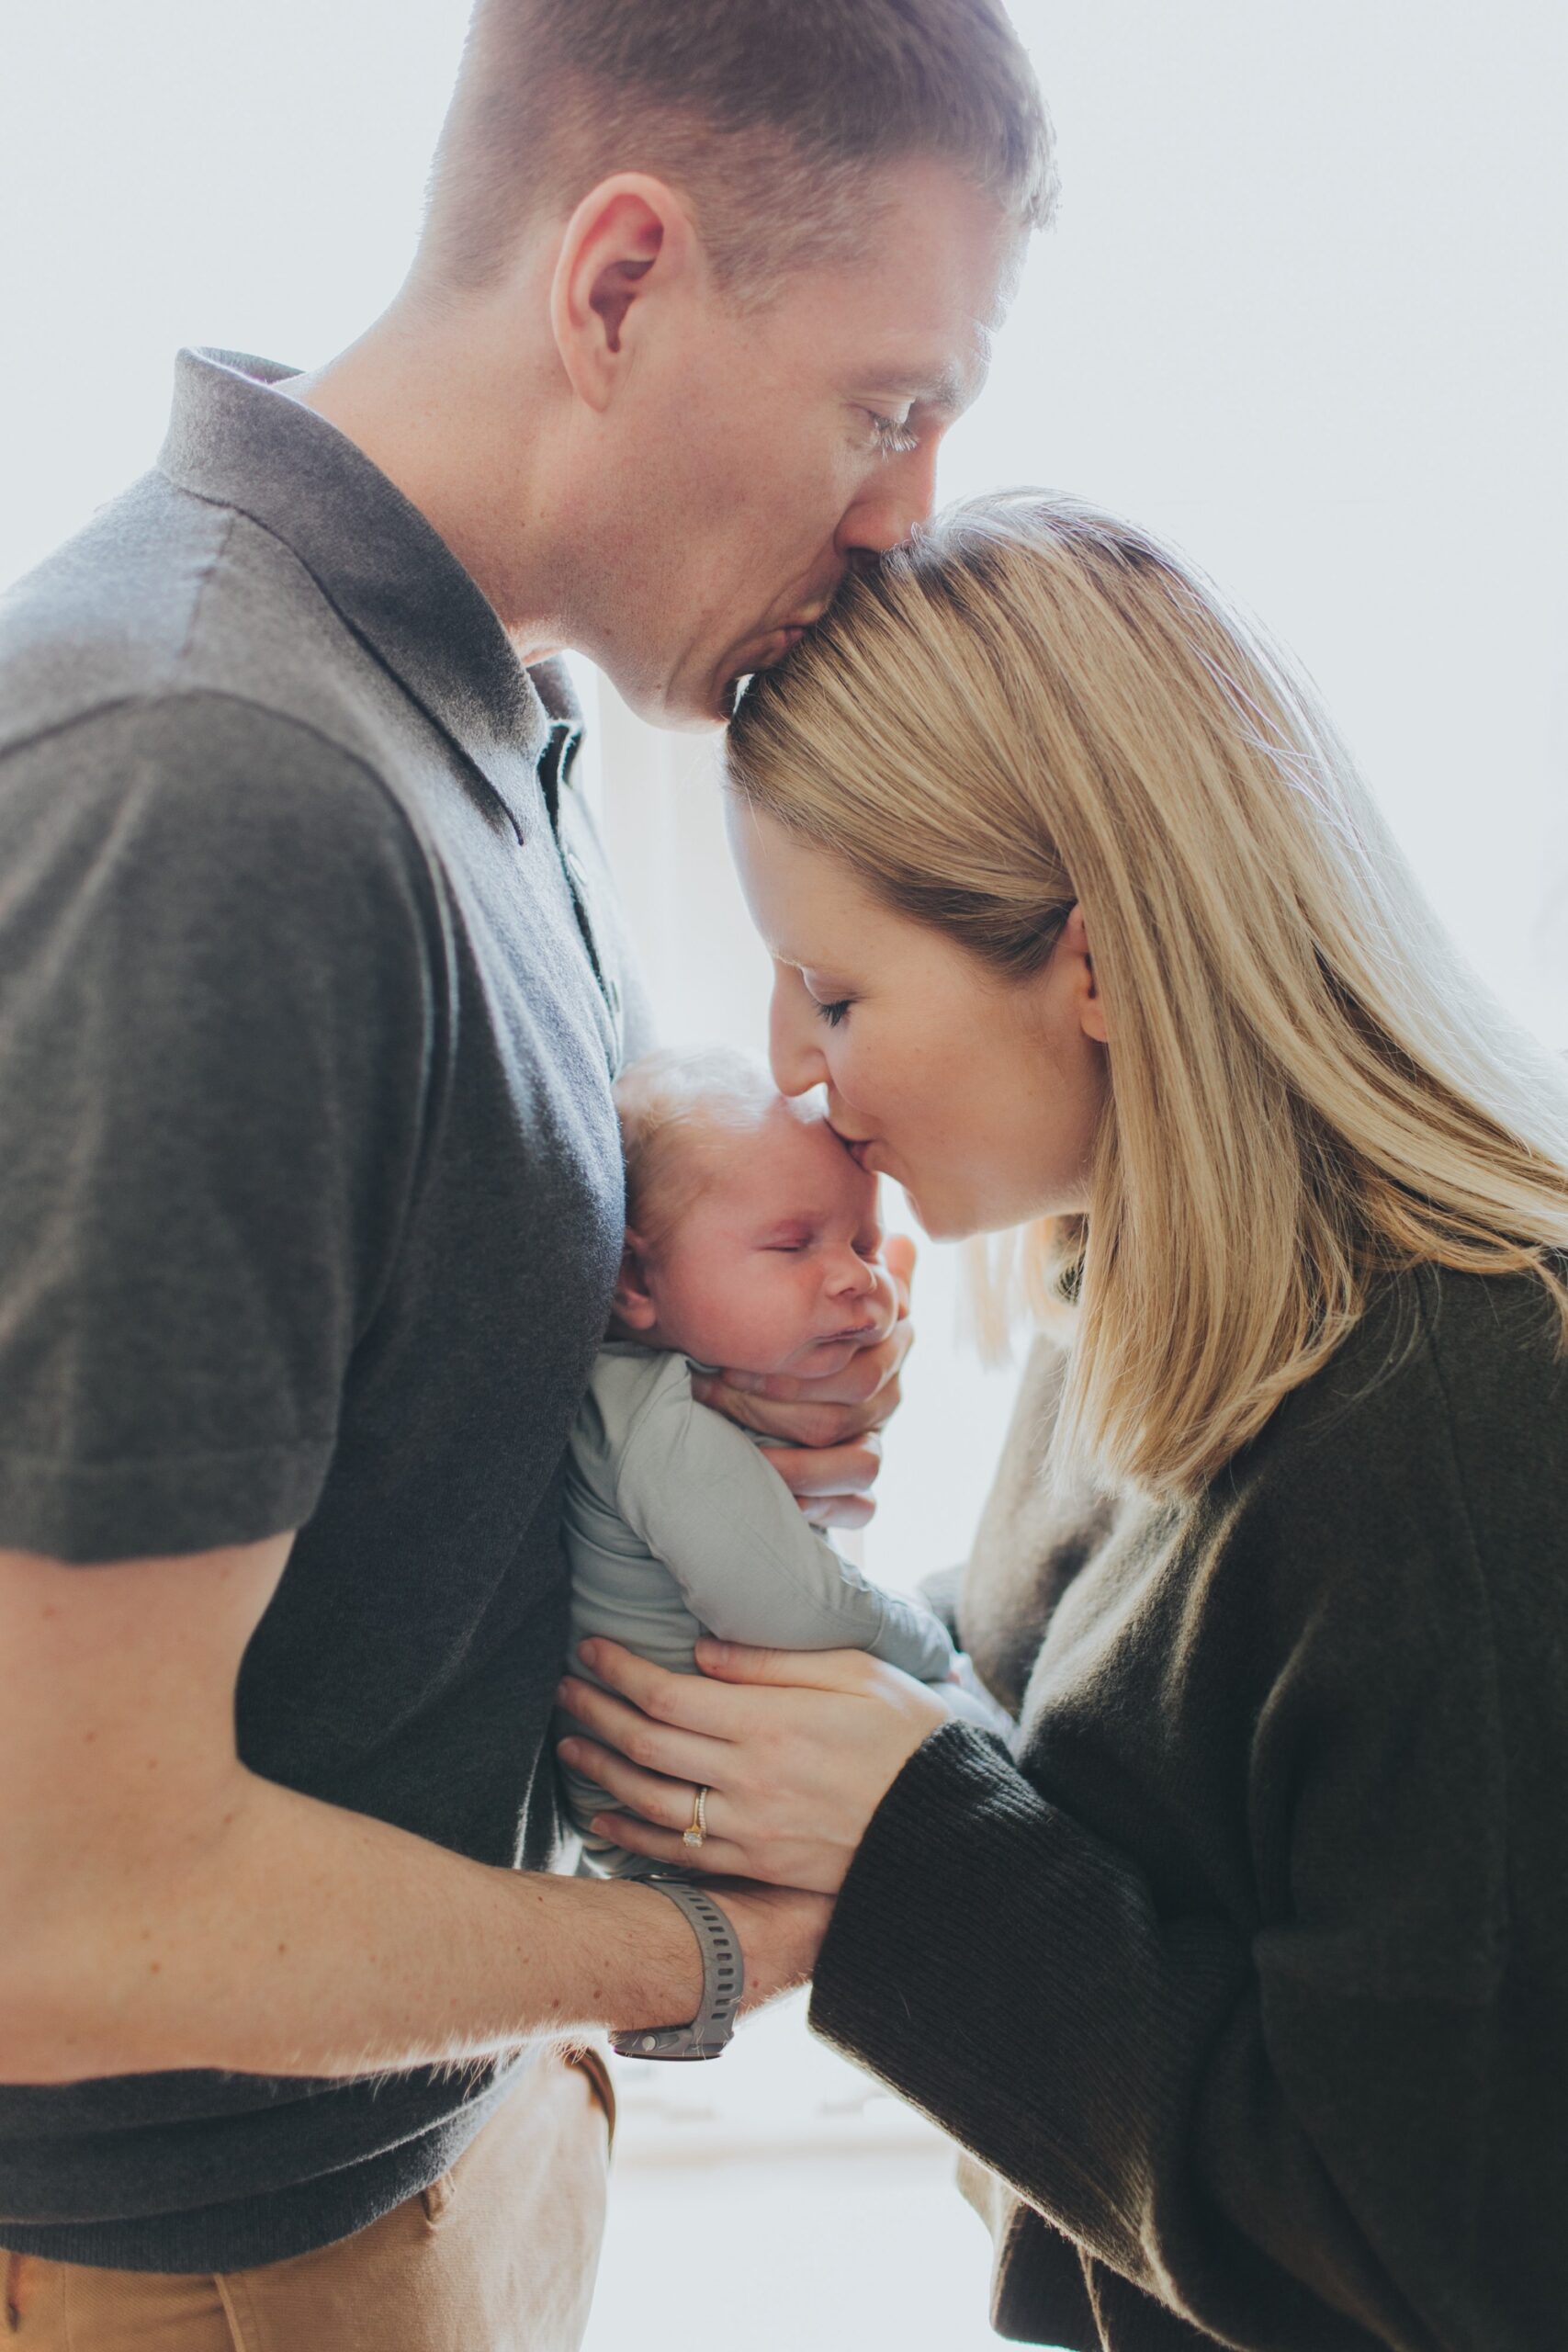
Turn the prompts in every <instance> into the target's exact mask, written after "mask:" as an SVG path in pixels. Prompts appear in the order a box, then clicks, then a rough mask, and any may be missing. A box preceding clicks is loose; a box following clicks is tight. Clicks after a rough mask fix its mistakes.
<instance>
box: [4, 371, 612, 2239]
mask: <svg viewBox="0 0 1568 2352" xmlns="http://www.w3.org/2000/svg"><path fill="white" fill-rule="evenodd" d="M287 372H288V371H287V370H284V369H280V368H272V367H268V366H266V365H265V364H264V363H261V362H258V361H255V360H249V359H241V358H236V357H234V356H229V355H224V354H220V353H189V352H186V353H182V354H181V356H180V359H179V362H178V378H177V390H176V398H175V412H174V419H173V424H172V426H171V430H170V434H169V438H168V441H167V443H166V444H165V447H164V451H163V453H162V455H161V457H160V459H159V462H158V466H157V469H156V470H155V471H153V472H152V473H151V474H149V475H148V476H147V477H146V478H145V479H144V480H143V481H141V482H139V483H137V484H136V485H135V486H134V487H133V488H132V489H130V491H128V492H126V493H125V495H124V496H123V497H122V498H120V499H119V500H118V501H117V502H116V503H114V504H113V505H111V506H110V507H108V508H107V509H106V510H105V511H104V512H103V513H102V514H100V515H98V517H97V518H96V520H95V521H94V522H93V523H92V524H91V525H90V526H89V527H88V528H87V529H86V530H85V532H84V533H83V534H82V535H81V536H80V537H78V538H76V539H75V540H73V542H72V543H71V544H70V545H68V546H67V547H65V548H62V549H61V550H60V551H59V553H58V554H56V555H55V556H54V557H52V558H51V560H49V561H48V562H46V563H45V564H44V565H43V566H42V567H41V569H40V570H39V571H36V572H35V573H33V574H32V575H31V577H30V578H28V580H26V581H24V582H21V583H20V585H19V586H18V587H17V588H16V589H15V590H13V591H12V592H11V594H9V595H8V596H7V597H6V599H4V600H3V602H0V714H3V716H0V1544H10V1545H16V1546H20V1547H23V1548H27V1549H31V1550H34V1551H39V1552H44V1553H50V1554H54V1555H60V1556H62V1557H63V1558H65V1559H66V1560H69V1561H76V1562H91V1561H96V1560H105V1559H110V1558H115V1557H121V1558H129V1557H136V1556H139V1555H150V1554H158V1553H168V1552H192V1551H202V1550H206V1549H208V1548H209V1547H210V1546H213V1545H218V1544H245V1543H250V1542H254V1541H256V1540H258V1539H260V1538H262V1537H264V1536H268V1535H272V1534H276V1533H277V1532H280V1531H282V1530H285V1529H288V1528H295V1527H298V1528H299V1531H300V1532H299V1539H298V1542H297V1543H296V1544H295V1547H294V1552H293V1555H292V1557H291V1558H290V1561H289V1564H288V1569H287V1571H286V1573H285V1576H284V1577H283V1581H282V1584H281V1586H280V1587H279V1589H278V1592H277V1594H276V1598H275V1600H274V1601H273V1603H272V1606H271V1607H270V1608H269V1610H268V1611H267V1612H266V1615H265V1618H264V1619H263V1621H262V1623H261V1625H260V1627H259V1628H258V1630H257V1632H256V1634H255V1637H254V1640H253V1642H252V1643H251V1645H250V1648H249V1650H248V1651H247V1653H246V1656H245V1659H244V1664H243V1670H242V1673H241V1679H240V1688H239V1700H238V1724H239V1741H240V1749H241V1753H242V1755H243V1758H244V1760H245V1762H246V1763H247V1764H248V1765H249V1766H251V1767H252V1768H253V1769H254V1770H255V1771H257V1772H259V1773H261V1774H264V1775H265V1777H267V1778H268V1779H271V1780H274V1781H280V1782H282V1783H284V1784H285V1785H287V1786H288V1787H290V1788H295V1789H299V1790H301V1791H304V1792H308V1793H309V1794H310V1795H312V1796H316V1797H320V1798H322V1799H324V1800H325V1801H327V1802H328V1803H329V1804H338V1805H343V1806H346V1807H350V1808H352V1809H354V1810H355V1811H358V1812H363V1813H367V1814H371V1815H376V1816H378V1817H379V1818H381V1819H383V1820H386V1821H390V1822H395V1823H397V1824H398V1825H399V1826H401V1827H403V1828H406V1829H409V1830H412V1831H413V1832H414V1833H415V1834H417V1835H418V1836H421V1837H423V1838H432V1839H434V1840H435V1841H436V1842H437V1843H439V1844H441V1845H443V1846H446V1847H449V1848H451V1849H454V1850H456V1851H457V1852H460V1853H463V1854H467V1855H470V1856H472V1857H474V1858H475V1859H477V1860H481V1861H484V1862H488V1863H493V1864H507V1863H521V1864H524V1865H525V1866H528V1867H541V1866H544V1865H547V1863H548V1862H549V1860H550V1859H551V1856H552V1852H553V1849H554V1845H555V1840H556V1835H557V1828H556V1820H555V1808H554V1803H553V1798H552V1794H551V1782H550V1773H549V1770H548V1759H547V1757H546V1756H545V1755H544V1754H543V1743H544V1739H545V1735H546V1731H547V1725H548V1721H549V1712H550V1700H551V1694H552V1692H553V1690H554V1687H555V1683H556V1680H557V1678H558V1673H559V1671H560V1668H561V1665H562V1662H563V1658H564V1655H565V1640H566V1631H567V1604H568V1595H567V1581H566V1575H565V1570H564V1566H563V1563H562V1555H561V1549H560V1544H559V1538H558V1515H559V1496H560V1479H561V1464H562V1457H563V1453H564V1449H565V1445H566V1440H567V1435H568V1432H569V1430H570V1427H571V1422H572V1417H573V1413H574V1411H575V1408H576V1406H577V1403H578V1399H579V1397H581V1393H582V1390H583V1387H584V1385H585V1383H586V1381H587V1378H588V1374H589V1371H590V1368H591V1366H592V1361H593V1356H594V1351H595V1348H596V1346H597V1344H598V1341H599V1339H600V1337H601V1334H602V1332H603V1330H604V1323H605V1319H606V1315H607V1311H608V1306H609V1301H610V1294H611V1287H612V1283H613V1281H614V1277H615V1267H616V1262H617V1258H618V1254H619V1249H620V1241H621V1231H622V1213H623V1211H622V1188H621V1161H620V1153H619V1148H618V1141H617V1135H616V1127H615V1113H614V1107H613V1104H612V1102H611V1098H610V1082H611V1079H612V1077H613V1075H614V1072H615V1069H616V1067H617V1065H618V1062H619V1059H620V1056H621V1053H622V1048H623V1039H622V1028H623V1017H622V1010H621V1008H622V997H623V991H624V990H625V989H626V985H627V976H626V972H625V970H624V968H623V967H622V961H621V951H620V948H619V945H618V943H617V940H616V937H615V929H614V924H613V922H610V921H607V920H606V917H605V912H604V907H605V886H604V876H603V871H602V867H601V865H600V862H599V856H598V851H597V847H596V844H595V842H594V841H593V839H592V829H591V827H590V826H589V824H588V821H587V819H586V816H585V813H584V811H583V810H582V809H581V806H580V805H579V796H578V795H577V794H576V793H575V791H574V790H573V789H572V788H571V786H570V759H571V753H572V750H573V748H574V745H575V740H576V733H577V729H576V721H575V718H574V715H573V714H572V712H571V711H570V708H569V707H568V698H567V697H566V696H565V695H564V692H563V689H562V686H561V682H560V681H559V679H558V677H557V676H556V675H555V674H554V673H548V672H545V673H535V674H533V675H531V674H530V673H528V672H526V671H525V670H524V669H523V668H522V666H521V665H520V664H519V662H518V661H517V660H516V658H515V656H514V654H513V650H512V648H511V646H510V644H509V643H508V640H507V639H506V637H505V635H504V632H503V631H502V627H501V624H500V622H499V620H498V619H497V617H496V615H495V613H494V612H493V610H492V609H491V606H490V605H489V604H488V603H487V602H486V600H485V598H484V597H483V596H482V595H481V594H480V593H479V589H478V588H477V587H476V585H475V584H474V582H473V581H472V580H471V579H470V578H469V577H468V573H467V572H466V571H464V570H463V569H462V567H461V566H460V565H459V564H458V562H457V560H456V559H455V557H454V556H453V555H452V553H451V551H450V549H449V548H447V547H446V544H445V543H444V541H443V540H442V539H441V538H439V537H438V536H437V535H436V533H435V532H434V530H432V528H431V527H430V526H429V525H428V524H427V523H426V522H425V521H424V520H423V517H422V516H421V515H419V514H418V513H417V512H416V511H415V510H414V508H413V507H412V506H411V505H410V504H409V503H408V502H407V501H406V500H405V499H404V498H403V497H402V496H401V494H400V492H398V491H397V490H396V489H395V488H394V487H393V486H392V484H391V483H390V482H389V481H388V480H387V479H386V477H385V476H384V475H383V474H381V473H380V472H379V471H378V469H377V468H376V467H375V466H373V465H372V464H371V463H370V462H369V460H368V459H367V458H366V457H365V456H364V455H363V454H362V453H361V452H360V451H359V450H358V449H357V448H356V447H355V446H354V445H353V444H352V443H351V442H349V441H348V440H347V439H345V438H344V436H343V435H341V434H339V433H338V432H337V431H336V430H335V429H334V428H333V426H332V425H330V424H326V423H325V422H324V421H323V420H322V419H321V417H319V416H317V415H315V414H314V413H312V412H310V411H309V410H307V409H305V408H303V407H301V406H300V405H299V403H298V402H296V401H290V400H288V399H287V398H286V397H284V396H283V395H281V394H280V393H278V392H277V391H276V390H271V389H270V387H271V386H272V385H274V384H276V382H277V381H278V380H279V379H280V378H281V377H283V376H284V375H285V374H286V373H287ZM541 689H542V692H541ZM634 1042H636V1041H634ZM438 1991H439V1987H438V1986H433V1988H432V1992H433V1998H434V1997H435V1996H436V1995H437V1994H438ZM526 2065H527V2057H526V2054H525V2053H520V2054H519V2055H518V2056H516V2057H514V2058H513V2059H511V2060H507V2061H502V2062H499V2063H497V2064H492V2065H486V2066H480V2067H478V2068H476V2069H473V2070H471V2071H470V2072H468V2073H467V2074H463V2075H447V2076H445V2077H442V2076H439V2075H436V2074H435V2073H434V2072H429V2071H420V2072H417V2073H412V2074H405V2075H397V2076H395V2077H393V2078H392V2079H391V2080H388V2079H386V2078H385V2077H382V2078H380V2079H379V2080H378V2082H376V2083H374V2084H372V2083H370V2082H364V2083H347V2084H344V2083H326V2082H309V2081H306V2082H302V2081H276V2082H275V2081H265V2080H260V2079H257V2078H254V2077H245V2076H235V2075H211V2074H198V2073H185V2074H179V2075H162V2076H141V2077H130V2078H125V2079H118V2080H113V2081H105V2082H93V2083H85V2084H80V2085H73V2086H64V2087H50V2088H36V2087H34V2088H24V2087H0V2245H5V2246H6V2247H8V2248H11V2249H15V2250H18V2251H22V2252H32V2253H38V2254H44V2255H52V2256H57V2257H60V2258H62V2259H65V2260H70V2261H79V2262H90V2263H97V2264H107V2265H113V2266H116V2267H130V2268H146V2269H183V2270H213V2269H229V2268H234V2267H243V2266H245V2265H250V2264H254V2263H259V2262H265V2261H270V2260H276V2259H278V2258H281V2257H284V2256H290V2255H294V2254H298V2253H300V2252H302V2251H304V2250H305V2249H307V2248H309V2247H310V2246H313V2245H321V2244H324V2243H327V2242H328V2241H330V2240H333V2239H334V2238H338V2237H342V2236H344V2235H345V2234H347V2233H349V2232H350V2231H352V2230H354V2229H356V2228H358V2227H360V2226H361V2225H362V2224H364V2223H365V2222H369V2221H371V2220H373V2219H374V2218H376V2216H377V2215H378V2214H379V2213H381V2212H383V2211H386V2210H388V2209H389V2207H390V2206H392V2205H393V2204H395V2203H396V2202H398V2201H399V2200H400V2199H402V2198H403V2197H405V2196H407V2195H409V2194H411V2193H412V2191H413V2190H414V2189H416V2188H421V2187H423V2186H424V2185H426V2184H427V2183H428V2182H430V2181H431V2180H433V2179H434V2177H436V2176H437V2175H438V2174H440V2173H441V2172H442V2171H443V2170H444V2169H445V2168H446V2166H447V2165H450V2163H451V2162H452V2161H453V2159H454V2157H455V2156H456V2155H457V2153H458V2152H459V2151H460V2149H461V2148H462V2146H463V2145H464V2144H465V2143H466V2142H467V2141H468V2138H469V2137H471V2135H472V2134H473V2132H474V2131H476V2130H477V2129H478V2128H479V2124H480V2123H481V2122H482V2121H483V2120H484V2119H485V2117H486V2115H487V2114H488V2113H489V2112H490V2111H491V2108H492V2107H493V2105H494V2103H495V2101H496V2099H497V2098H499V2097H500V2096H501V2094H502V2090H503V2089H504V2088H506V2087H508V2086H513V2087H514V2088H515V2093H516V2095H517V2096H519V2097H524V2098H525V2097H526V2096H527V2085H526V2082H525V2080H521V2079H520V2078H521V2076H522V2075H523V2074H524V2073H525V2069H526Z"/></svg>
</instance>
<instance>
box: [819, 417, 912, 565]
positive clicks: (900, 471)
mask: <svg viewBox="0 0 1568 2352" xmlns="http://www.w3.org/2000/svg"><path fill="white" fill-rule="evenodd" d="M935 503H936V444H935V442H934V440H931V441H922V442H921V443H920V445H919V447H918V448H915V449H911V450H909V451H908V453H907V454H906V455H905V456H904V457H901V458H888V459H886V461H885V462H884V463H883V464H882V465H880V466H879V467H878V468H877V469H876V472H875V474H874V476H873V478H872V480H871V481H869V482H868V483H867V484H866V486H865V488H864V490H863V492H861V494H860V496H859V497H858V498H857V499H856V500H855V502H854V504H853V505H852V506H851V507H849V508H848V509H847V510H846V511H845V515H844V518H843V521H842V522H841V523H840V526H839V534H838V541H837V544H838V548H839V552H840V555H844V556H848V557H849V558H850V559H851V560H854V558H855V557H856V556H862V557H867V556H879V555H887V554H889V553H890V552H891V550H892V549H893V548H901V547H902V546H903V544H904V542H905V540H906V539H907V538H908V537H909V534H910V533H911V531H913V530H914V528H915V526H916V525H917V524H919V523H924V522H926V521H927V520H928V519H929V517H930V515H931V508H932V506H933V505H934V504H935Z"/></svg>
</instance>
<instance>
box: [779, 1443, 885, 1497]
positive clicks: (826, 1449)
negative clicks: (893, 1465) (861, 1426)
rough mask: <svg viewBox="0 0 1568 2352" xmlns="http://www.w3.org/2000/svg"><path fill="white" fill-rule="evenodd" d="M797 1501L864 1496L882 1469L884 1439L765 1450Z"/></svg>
mask: <svg viewBox="0 0 1568 2352" xmlns="http://www.w3.org/2000/svg"><path fill="white" fill-rule="evenodd" d="M761 1450H762V1452H763V1453H765V1454H766V1456H767V1458H768V1460H769V1461H770V1462H771V1463H772V1464H773V1468H774V1469H775V1470H776V1471H777V1472H778V1474H779V1476H780V1477H781V1478H782V1479H783V1480H784V1485H785V1486H786V1487H788V1488H789V1490H790V1493H791V1494H792V1495H794V1496H795V1498H797V1500H798V1499H802V1498H808V1497H810V1496H813V1495H864V1494H869V1493H870V1491H871V1489H872V1487H874V1485H875V1484H876V1476H877V1473H878V1471H879V1470H880V1469H881V1467H882V1440H881V1439H880V1438H878V1437H863V1438H858V1439H857V1440H856V1441H855V1442H854V1444H853V1445H819V1446H812V1447H809V1448H807V1449H806V1450H804V1451H802V1450H801V1449H799V1448H795V1447H784V1448H775V1447H772V1446H763V1448H762V1449H761Z"/></svg>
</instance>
